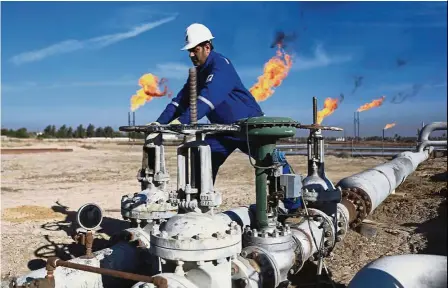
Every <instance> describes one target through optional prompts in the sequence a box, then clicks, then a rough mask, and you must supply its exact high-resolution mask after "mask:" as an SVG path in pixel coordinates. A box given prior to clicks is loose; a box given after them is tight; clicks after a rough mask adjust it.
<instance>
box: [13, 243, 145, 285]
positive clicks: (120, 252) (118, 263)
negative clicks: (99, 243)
mask: <svg viewBox="0 0 448 288" xmlns="http://www.w3.org/2000/svg"><path fill="white" fill-rule="evenodd" d="M93 254H94V255H95V257H94V258H92V259H81V258H75V259H71V260H69V261H68V262H72V263H79V264H84V265H89V266H92V267H101V268H107V269H114V270H120V271H125V272H134V273H135V271H137V268H138V265H139V262H138V261H137V260H138V255H139V254H138V250H137V248H136V247H135V245H132V244H129V243H127V242H120V243H118V244H116V245H114V246H112V247H110V248H106V249H102V250H99V251H96V252H94V253H93ZM45 275H47V271H46V269H45V268H41V269H38V270H34V271H31V272H30V273H28V274H26V275H23V276H20V277H18V278H17V279H16V281H15V282H16V284H17V285H24V284H26V283H29V282H31V281H32V280H33V279H38V278H45ZM54 279H55V288H83V287H94V288H102V287H104V286H106V285H107V286H106V287H117V286H118V287H121V286H120V285H122V283H123V282H128V281H129V280H125V279H120V278H116V277H111V276H105V275H101V274H97V273H92V272H86V271H82V270H77V269H71V268H66V267H56V269H55V270H54ZM103 285H104V286H103Z"/></svg>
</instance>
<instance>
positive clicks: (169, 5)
mask: <svg viewBox="0 0 448 288" xmlns="http://www.w3.org/2000/svg"><path fill="white" fill-rule="evenodd" d="M446 21H447V3H446V2H381V1H380V2H40V3H39V2H2V3H1V28H2V29H1V121H2V122H1V125H2V127H6V128H15V129H17V128H20V127H27V128H28V129H29V130H42V129H44V128H45V126H47V125H48V124H54V125H56V126H60V125H63V124H66V125H71V126H73V127H76V126H77V125H79V124H83V125H84V126H87V125H88V124H89V123H92V124H94V125H95V126H106V125H110V126H112V127H114V128H118V126H122V125H127V124H128V122H127V121H128V112H129V111H130V98H131V96H132V95H133V94H134V93H135V92H136V91H137V90H138V89H140V86H139V85H138V79H139V78H140V76H142V75H143V74H145V73H152V74H154V75H156V76H158V77H160V78H166V79H167V80H168V82H167V85H168V88H169V90H170V91H172V92H173V94H174V95H176V94H177V93H178V91H179V90H180V89H181V87H182V86H183V84H184V83H185V81H186V79H187V76H188V68H189V67H191V66H192V63H191V61H190V60H189V58H188V55H187V52H185V51H181V50H180V49H181V48H182V46H183V45H184V41H185V29H186V27H187V26H188V25H190V24H192V23H202V24H204V25H206V26H207V27H209V28H210V30H211V31H212V33H213V35H214V36H215V39H214V46H215V49H216V51H217V52H219V53H221V54H223V55H225V56H226V57H228V58H229V59H230V60H231V61H232V63H233V64H234V66H235V68H236V70H237V72H238V73H239V75H240V77H241V79H242V81H243V83H244V85H245V86H246V87H247V88H248V89H249V88H250V87H252V85H254V84H255V83H256V82H257V78H258V77H259V76H260V75H261V74H262V73H263V66H264V64H265V63H266V62H267V61H268V60H269V59H270V58H271V57H273V56H274V55H275V52H276V50H275V48H271V45H272V43H273V41H274V38H275V35H276V33H277V32H278V31H283V32H284V33H285V34H287V35H295V37H291V38H292V40H291V41H290V42H288V43H287V46H286V47H285V50H286V52H287V53H288V54H291V55H292V56H293V61H294V63H293V66H292V68H291V70H290V71H289V74H288V76H287V77H286V78H285V79H284V81H283V82H282V84H281V85H280V86H279V87H277V88H276V89H275V93H274V94H273V95H272V96H271V97H270V98H268V99H267V100H266V101H263V102H260V105H261V107H262V109H263V110H264V112H265V113H266V115H268V116H281V117H291V118H293V119H295V120H297V121H299V122H301V123H304V124H310V123H311V122H312V97H313V96H315V97H317V99H318V105H319V109H322V108H323V103H324V100H325V98H327V97H339V95H340V94H341V93H343V94H344V96H345V97H344V101H343V102H342V103H340V104H339V107H338V108H337V109H336V111H335V112H334V113H333V114H332V115H330V116H328V117H326V118H325V119H324V120H323V122H322V125H330V126H338V127H341V128H344V129H345V133H346V135H347V136H350V135H353V115H354V111H356V110H357V108H359V107H360V106H361V105H363V104H365V103H368V102H371V101H372V100H374V99H378V98H380V97H382V96H386V98H385V101H384V102H383V105H382V106H381V107H378V108H374V109H371V110H368V111H364V112H361V113H360V124H361V125H360V128H361V129H360V130H361V136H368V135H381V133H382V129H383V127H384V126H385V125H386V124H388V123H393V122H395V123H396V126H395V127H393V128H391V129H390V130H387V132H386V136H387V134H389V133H390V134H391V136H392V135H393V134H395V133H397V134H400V135H403V136H415V134H416V130H417V128H419V127H420V126H421V123H422V122H425V123H429V122H433V121H447V92H446V91H447V87H446V85H447V84H446V83H447V36H446V33H447V31H446V30H447V24H446ZM360 77H362V80H361V81H358V82H359V83H358V84H360V85H355V82H356V81H355V80H356V79H361V78H360ZM355 88H356V89H355ZM397 95H401V96H400V97H403V95H409V97H407V98H405V99H404V101H402V102H401V103H398V104H397V103H392V102H393V101H391V100H392V99H393V98H394V96H397ZM170 101H171V99H169V98H168V97H163V98H157V99H154V100H153V101H151V102H148V103H146V104H145V105H144V106H142V107H140V108H139V109H138V110H137V111H136V112H135V119H136V124H146V123H149V122H151V121H154V120H155V119H157V117H158V116H159V115H160V113H161V112H162V111H163V109H164V108H165V107H166V105H167V104H168V103H169V102H170ZM303 133H307V132H306V131H304V132H303ZM299 134H300V133H299ZM339 134H341V133H339Z"/></svg>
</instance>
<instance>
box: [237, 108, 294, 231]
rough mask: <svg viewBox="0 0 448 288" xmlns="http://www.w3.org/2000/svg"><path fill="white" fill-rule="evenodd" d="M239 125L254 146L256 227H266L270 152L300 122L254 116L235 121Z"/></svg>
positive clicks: (244, 135)
mask: <svg viewBox="0 0 448 288" xmlns="http://www.w3.org/2000/svg"><path fill="white" fill-rule="evenodd" d="M236 124H237V125H239V126H240V127H241V129H240V131H241V132H240V133H241V134H243V135H242V138H243V139H247V135H249V141H250V144H251V145H250V146H252V147H255V150H256V151H254V152H255V153H254V154H255V155H254V157H255V160H256V163H255V165H256V166H257V167H256V168H255V193H256V219H257V225H256V226H257V228H258V229H264V228H266V227H268V225H269V221H268V215H267V213H268V203H267V178H268V170H269V169H266V168H264V167H269V166H271V165H272V164H273V163H272V154H273V152H274V149H275V145H276V142H277V140H279V139H281V138H288V137H293V136H295V134H296V127H297V125H299V124H300V123H299V122H297V121H295V120H293V119H291V118H288V117H254V118H247V119H241V120H239V121H238V122H237V123H236Z"/></svg>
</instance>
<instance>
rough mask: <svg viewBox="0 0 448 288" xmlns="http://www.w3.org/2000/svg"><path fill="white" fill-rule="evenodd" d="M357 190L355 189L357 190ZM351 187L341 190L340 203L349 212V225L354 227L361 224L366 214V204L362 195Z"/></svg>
mask: <svg viewBox="0 0 448 288" xmlns="http://www.w3.org/2000/svg"><path fill="white" fill-rule="evenodd" d="M358 191H359V190H357V192H358ZM357 192H355V191H354V190H353V189H352V188H348V189H343V190H342V197H343V198H342V204H343V205H344V206H346V208H347V210H348V211H349V214H350V217H349V218H350V220H351V223H350V227H351V228H355V227H357V226H358V225H359V224H361V222H362V220H364V219H365V218H366V217H367V215H368V214H366V204H365V201H364V200H363V198H362V196H361V195H359V194H358V193H357Z"/></svg>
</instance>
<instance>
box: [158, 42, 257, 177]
mask: <svg viewBox="0 0 448 288" xmlns="http://www.w3.org/2000/svg"><path fill="white" fill-rule="evenodd" d="M197 79H198V81H197V91H198V101H197V113H198V114H197V115H198V116H197V119H198V120H199V119H201V118H202V117H204V116H207V118H208V119H209V120H210V123H212V124H231V123H234V122H236V121H237V120H240V119H243V118H248V117H259V116H263V115H264V113H263V111H262V110H261V107H260V106H259V105H258V103H257V102H256V101H255V98H254V97H253V96H252V94H251V93H250V92H249V90H247V89H246V88H245V87H244V85H243V83H242V82H241V79H240V77H239V76H238V73H237V72H236V70H235V68H234V67H233V65H232V63H231V62H230V60H229V59H227V58H226V57H224V56H223V55H221V54H219V53H217V52H215V51H211V52H210V54H209V56H208V57H207V60H206V62H205V63H204V64H203V65H201V66H198V67H197ZM188 87H189V85H188V80H187V83H186V84H185V85H184V87H183V88H182V90H181V91H180V92H179V93H178V94H177V96H176V97H175V98H174V99H173V100H172V101H171V103H169V104H168V105H167V106H166V108H165V110H164V111H163V112H162V114H161V115H160V117H159V118H158V119H157V120H156V121H157V122H159V123H160V124H168V123H169V122H171V121H172V120H174V119H176V118H178V120H179V121H180V122H181V123H182V124H188V123H189V121H190V107H189V105H190V95H189V89H188ZM205 141H206V142H207V144H208V145H209V146H210V149H211V153H212V173H213V182H215V179H216V174H217V173H218V170H219V167H220V166H221V165H222V164H223V163H224V162H225V160H226V159H227V157H228V156H229V155H230V154H231V153H232V152H233V151H234V150H235V149H237V148H238V149H240V150H241V151H242V152H244V153H246V154H248V149H247V141H246V139H241V138H235V137H232V136H224V135H219V134H217V135H207V136H206V138H205ZM251 146H252V145H251ZM250 152H251V154H253V151H252V149H251V151H250ZM254 152H255V151H254Z"/></svg>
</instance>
